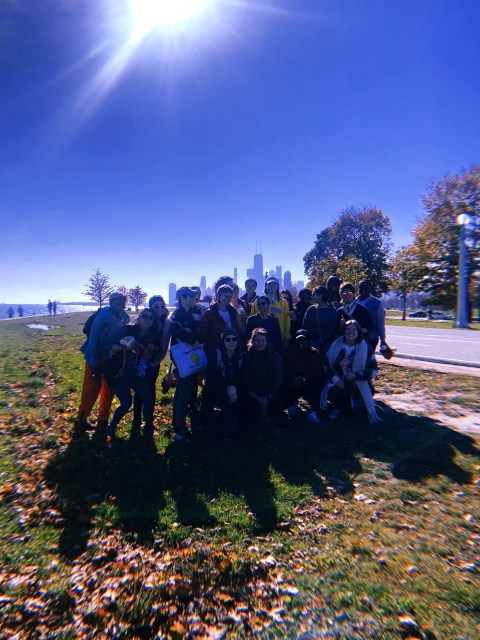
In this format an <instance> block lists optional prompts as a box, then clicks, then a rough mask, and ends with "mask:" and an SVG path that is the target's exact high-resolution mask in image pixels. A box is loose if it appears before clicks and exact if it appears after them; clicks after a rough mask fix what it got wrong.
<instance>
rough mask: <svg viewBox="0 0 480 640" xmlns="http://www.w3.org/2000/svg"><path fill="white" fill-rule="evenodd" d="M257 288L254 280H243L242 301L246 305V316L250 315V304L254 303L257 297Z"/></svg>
mask: <svg viewBox="0 0 480 640" xmlns="http://www.w3.org/2000/svg"><path fill="white" fill-rule="evenodd" d="M257 286H258V283H257V281H256V280H255V278H247V279H246V280H245V293H244V294H243V296H242V298H241V299H242V300H243V301H244V302H245V303H246V305H247V312H248V315H250V312H251V310H252V304H253V303H254V302H255V300H256V299H257V298H258V295H257Z"/></svg>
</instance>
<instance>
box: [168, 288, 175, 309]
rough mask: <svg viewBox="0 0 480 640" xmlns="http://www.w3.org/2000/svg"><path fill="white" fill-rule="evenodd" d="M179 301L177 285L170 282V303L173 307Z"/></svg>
mask: <svg viewBox="0 0 480 640" xmlns="http://www.w3.org/2000/svg"><path fill="white" fill-rule="evenodd" d="M176 303H177V285H176V284H175V282H170V284H169V285H168V304H169V305H170V306H171V307H173V306H175V304H176Z"/></svg>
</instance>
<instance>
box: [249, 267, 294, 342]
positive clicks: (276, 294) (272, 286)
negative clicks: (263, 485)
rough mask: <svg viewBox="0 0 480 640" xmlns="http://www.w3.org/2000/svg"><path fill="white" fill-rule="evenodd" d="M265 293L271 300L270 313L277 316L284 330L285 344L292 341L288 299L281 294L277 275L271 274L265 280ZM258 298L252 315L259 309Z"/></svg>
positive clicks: (281, 328)
mask: <svg viewBox="0 0 480 640" xmlns="http://www.w3.org/2000/svg"><path fill="white" fill-rule="evenodd" d="M265 295H266V296H268V298H269V300H270V313H271V314H272V316H273V317H274V318H277V320H278V322H279V324H280V331H281V332H282V340H283V342H284V343H285V345H287V344H288V342H289V341H290V337H291V336H290V309H289V308H288V302H287V300H284V299H283V298H282V297H281V296H280V285H279V284H278V279H277V278H275V276H269V277H268V278H267V279H266V280H265ZM257 302H258V298H257V300H255V302H254V303H253V305H252V309H251V311H250V315H251V316H253V315H255V314H256V313H257V311H258V306H257Z"/></svg>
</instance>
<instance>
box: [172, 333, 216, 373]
mask: <svg viewBox="0 0 480 640" xmlns="http://www.w3.org/2000/svg"><path fill="white" fill-rule="evenodd" d="M170 353H171V354H172V357H173V361H174V363H175V366H176V368H177V369H178V375H179V377H180V378H186V377H187V376H191V375H192V374H193V373H199V372H200V371H204V370H205V369H206V368H207V356H206V354H205V351H204V349H203V347H197V348H196V349H194V348H193V346H192V345H191V344H187V343H186V342H182V341H181V340H179V341H178V342H177V344H174V345H172V346H171V347H170Z"/></svg>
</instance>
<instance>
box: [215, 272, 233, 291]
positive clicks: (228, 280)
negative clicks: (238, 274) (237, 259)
mask: <svg viewBox="0 0 480 640" xmlns="http://www.w3.org/2000/svg"><path fill="white" fill-rule="evenodd" d="M230 283H232V284H233V278H232V276H220V277H219V278H218V279H217V280H216V281H215V282H214V284H213V290H214V291H215V293H217V291H218V289H219V287H221V286H222V284H230Z"/></svg>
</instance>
